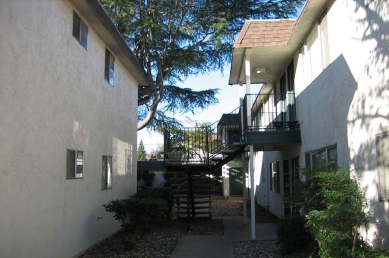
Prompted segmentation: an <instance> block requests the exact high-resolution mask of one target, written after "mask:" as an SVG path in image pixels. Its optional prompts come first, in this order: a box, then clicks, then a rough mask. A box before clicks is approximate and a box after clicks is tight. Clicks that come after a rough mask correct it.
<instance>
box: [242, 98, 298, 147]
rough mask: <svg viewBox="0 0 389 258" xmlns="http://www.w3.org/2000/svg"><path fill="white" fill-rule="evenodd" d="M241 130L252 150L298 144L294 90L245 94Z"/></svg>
mask: <svg viewBox="0 0 389 258" xmlns="http://www.w3.org/2000/svg"><path fill="white" fill-rule="evenodd" d="M242 110H243V120H244V121H243V132H244V134H245V139H246V144H247V145H253V146H254V150H255V151H273V150H274V151H276V150H282V149H285V148H288V147H290V146H291V145H294V144H299V143H301V134H300V123H299V122H298V121H297V118H296V101H295V95H294V93H280V94H256V95H254V94H247V95H246V96H245V98H244V100H243V108H242Z"/></svg>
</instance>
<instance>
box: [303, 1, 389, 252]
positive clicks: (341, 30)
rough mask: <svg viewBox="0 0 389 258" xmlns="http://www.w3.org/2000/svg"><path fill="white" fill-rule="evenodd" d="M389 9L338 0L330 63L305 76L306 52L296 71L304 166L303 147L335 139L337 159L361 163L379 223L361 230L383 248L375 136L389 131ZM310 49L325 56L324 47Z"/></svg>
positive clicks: (386, 243)
mask: <svg viewBox="0 0 389 258" xmlns="http://www.w3.org/2000/svg"><path fill="white" fill-rule="evenodd" d="M388 13H389V4H388V2H387V1H371V3H370V4H369V5H368V7H366V5H365V3H364V2H363V1H346V0H343V1H340V0H338V1H336V2H335V3H334V5H333V6H332V7H331V9H330V10H329V12H328V14H327V22H328V44H329V45H328V49H329V58H330V64H329V66H328V67H326V68H325V67H323V70H322V72H321V73H320V74H319V75H318V76H317V77H313V78H312V81H311V82H310V81H307V80H305V81H304V80H303V78H304V77H305V78H306V76H305V74H303V71H304V69H303V68H302V67H303V64H304V61H305V60H304V58H303V57H304V55H306V54H308V53H307V52H304V53H303V54H302V55H301V54H300V56H299V57H298V62H297V63H298V64H297V73H296V81H299V82H300V83H296V86H297V87H296V92H297V93H298V96H297V109H298V118H299V121H300V122H302V124H301V135H302V149H301V153H300V163H301V165H302V166H304V165H305V160H304V153H305V152H307V151H311V150H315V149H319V148H323V147H326V146H330V145H333V144H336V145H337V153H338V164H339V165H340V166H342V167H351V168H358V170H357V172H356V174H357V175H358V176H359V177H360V179H361V183H362V187H363V189H364V190H365V191H366V196H367V198H368V201H369V204H370V211H371V213H372V216H373V221H374V222H375V223H377V224H376V225H374V224H372V225H371V226H370V229H369V230H368V231H365V232H363V233H364V235H365V237H366V238H367V239H368V240H369V241H370V243H374V244H376V245H377V246H380V247H385V248H389V239H388V238H387V237H386V236H387V235H388V232H389V227H388V224H389V221H388V218H387V216H386V214H387V212H388V211H389V207H388V203H387V202H380V201H379V200H378V192H377V190H378V188H377V174H376V173H377V171H376V165H377V159H376V136H377V134H380V133H383V132H386V131H389V120H388V117H389V94H388V90H389V72H388V62H389V44H388V39H389V26H388V22H389V19H388V18H387V17H388ZM309 54H311V56H313V58H312V59H313V60H320V58H321V57H320V56H319V55H320V54H321V53H320V52H315V53H309ZM296 57H297V55H296ZM312 59H311V60H312ZM324 68H325V69H324ZM301 82H305V83H301Z"/></svg>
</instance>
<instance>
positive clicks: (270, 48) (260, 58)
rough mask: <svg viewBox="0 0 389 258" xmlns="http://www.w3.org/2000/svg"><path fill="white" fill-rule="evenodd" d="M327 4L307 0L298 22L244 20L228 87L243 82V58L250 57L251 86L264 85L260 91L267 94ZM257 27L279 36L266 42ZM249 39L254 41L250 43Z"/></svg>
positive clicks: (235, 47)
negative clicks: (262, 69) (261, 71)
mask: <svg viewBox="0 0 389 258" xmlns="http://www.w3.org/2000/svg"><path fill="white" fill-rule="evenodd" d="M328 2H329V1H328V0H308V1H307V2H306V4H305V6H304V8H303V10H302V12H301V14H300V16H299V18H298V19H297V20H255V21H246V22H245V25H244V26H243V28H242V30H241V32H240V34H239V36H238V38H237V40H236V42H235V45H234V49H233V52H232V63H231V70H230V78H229V84H230V85H233V84H245V83H246V74H245V56H246V55H249V58H250V83H252V84H255V83H265V84H266V86H265V87H263V89H262V90H261V92H262V93H267V92H266V91H270V90H271V88H272V85H274V83H275V82H276V81H277V80H278V79H279V78H280V76H281V74H282V73H283V72H284V70H285V68H286V67H287V66H288V64H289V62H290V61H291V59H292V58H293V55H294V54H295V53H296V51H297V50H298V49H299V48H300V47H301V46H302V44H303V42H304V40H305V37H306V35H307V33H308V32H309V31H310V29H311V28H312V26H313V24H314V23H315V22H316V20H317V19H318V17H319V16H320V15H321V14H322V13H323V10H324V8H325V6H326V5H327V3H328ZM282 23H283V24H282ZM266 26H267V27H266ZM259 27H261V28H264V27H266V30H269V31H272V32H274V31H277V32H278V34H279V35H277V34H275V32H274V33H273V36H272V39H268V38H266V36H267V35H264V33H262V32H260V31H258V30H260V29H258V28H259ZM268 28H270V29H268ZM271 28H273V30H271ZM262 30H265V29H262ZM255 34H256V35H257V36H254V37H253V36H252V35H255ZM258 34H259V35H258ZM286 35H288V36H287V38H285V37H286ZM277 37H279V38H281V39H278V38H277ZM250 38H255V39H254V40H253V39H251V41H250ZM263 39H264V40H263ZM248 42H251V44H248ZM256 68H266V70H265V72H264V73H256V71H255V69H256Z"/></svg>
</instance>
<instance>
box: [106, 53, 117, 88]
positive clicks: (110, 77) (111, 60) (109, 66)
mask: <svg viewBox="0 0 389 258" xmlns="http://www.w3.org/2000/svg"><path fill="white" fill-rule="evenodd" d="M104 78H105V80H106V81H107V82H108V83H109V84H110V85H111V86H114V83H115V57H114V56H113V55H112V53H111V51H109V50H108V49H107V48H106V49H105V66H104Z"/></svg>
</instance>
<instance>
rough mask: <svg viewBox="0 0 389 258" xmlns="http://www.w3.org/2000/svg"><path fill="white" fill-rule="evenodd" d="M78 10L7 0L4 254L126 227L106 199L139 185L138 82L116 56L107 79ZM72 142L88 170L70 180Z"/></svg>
mask: <svg viewBox="0 0 389 258" xmlns="http://www.w3.org/2000/svg"><path fill="white" fill-rule="evenodd" d="M73 10H74V9H73V7H72V6H71V5H70V4H69V2H67V1H64V0H55V1H49V0H41V1H7V0H6V1H0V38H1V40H0V54H1V60H2V64H3V65H2V67H1V69H0V78H1V79H2V83H1V86H0V143H1V148H0V162H1V167H0V175H1V176H0V188H1V195H0V206H1V212H0V232H2V233H1V234H0V257H20V258H22V257H30V258H31V257H73V256H75V255H77V254H78V253H80V252H81V251H83V250H85V249H86V248H88V247H90V246H91V245H93V244H94V243H96V242H98V241H100V240H102V239H103V238H105V237H107V236H109V235H110V234H112V233H114V232H115V231H116V230H118V229H119V228H120V226H119V223H118V222H116V221H114V219H113V218H112V215H111V214H108V213H106V212H105V211H104V208H103V207H102V205H103V204H106V203H108V202H109V201H111V200H114V199H118V198H125V197H127V196H129V195H131V194H133V193H134V192H135V191H136V123H137V117H136V112H137V82H136V81H135V80H134V78H133V76H132V75H131V73H130V72H129V71H127V70H126V69H124V67H123V66H122V65H121V64H120V62H118V61H116V63H115V85H114V87H112V86H111V85H110V84H109V83H108V82H107V81H105V79H104V58H105V56H104V55H105V44H104V42H102V41H101V40H100V39H99V38H98V37H97V36H96V34H95V33H94V31H93V29H92V28H91V27H90V26H89V33H88V49H87V50H86V49H84V48H83V46H82V45H81V44H80V43H79V42H78V41H77V39H76V38H74V37H73V36H72V21H73ZM81 18H82V17H81ZM86 23H87V22H86ZM87 25H88V23H87ZM67 149H72V150H81V151H84V173H83V179H69V180H66V152H67ZM103 155H109V156H113V180H112V181H113V189H112V190H106V191H102V190H101V177H102V156H103ZM98 217H102V219H97V218H98Z"/></svg>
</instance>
